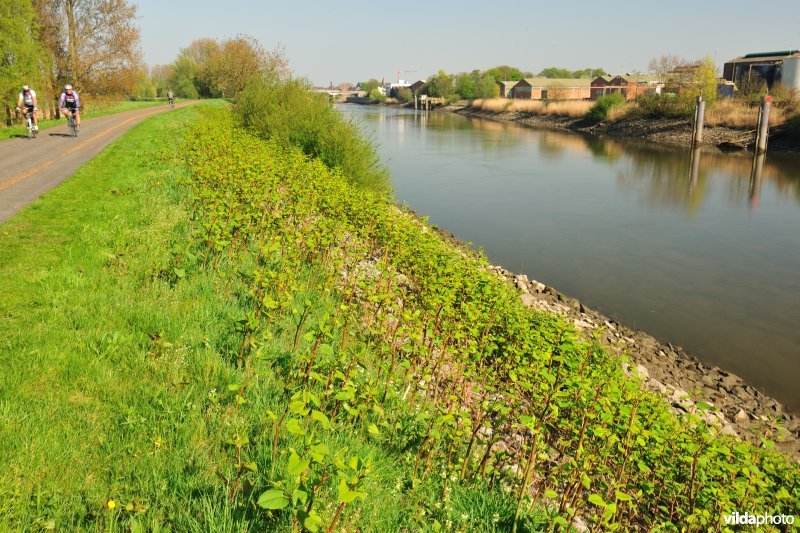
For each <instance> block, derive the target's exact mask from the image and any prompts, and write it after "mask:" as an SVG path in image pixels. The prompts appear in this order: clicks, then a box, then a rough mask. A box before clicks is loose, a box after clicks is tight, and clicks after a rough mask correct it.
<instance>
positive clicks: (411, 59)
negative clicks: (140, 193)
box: [131, 0, 800, 86]
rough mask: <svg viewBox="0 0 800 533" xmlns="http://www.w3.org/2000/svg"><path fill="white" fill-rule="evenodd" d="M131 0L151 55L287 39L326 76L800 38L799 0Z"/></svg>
mask: <svg viewBox="0 0 800 533" xmlns="http://www.w3.org/2000/svg"><path fill="white" fill-rule="evenodd" d="M131 1H132V3H134V4H136V5H137V6H138V15H139V25H140V28H141V34H142V50H143V52H144V59H145V62H146V63H147V64H148V65H150V66H152V65H157V64H166V63H171V62H172V61H173V60H174V59H175V57H176V56H177V54H178V53H179V51H180V49H181V48H182V47H185V46H187V45H188V44H189V43H191V42H192V41H193V40H194V39H198V38H201V37H211V38H215V39H225V38H230V37H235V36H236V35H237V34H248V35H251V36H253V37H255V38H256V39H258V40H259V41H260V42H261V43H262V44H263V45H264V47H265V48H267V49H273V48H275V47H276V46H279V45H280V46H283V48H284V50H285V55H286V58H287V59H288V60H289V66H290V68H291V69H292V71H293V72H294V74H295V75H296V76H299V77H305V78H308V79H309V80H311V81H312V82H313V83H314V84H316V85H323V86H327V85H328V84H329V83H331V82H333V83H334V84H339V83H343V82H351V83H356V82H359V81H364V80H367V79H369V78H376V79H379V80H380V79H385V80H386V81H390V80H395V79H396V78H397V71H398V70H406V71H409V72H405V73H402V74H401V78H402V79H405V80H407V81H412V82H413V81H416V80H417V79H425V78H427V77H428V76H430V75H431V74H435V73H436V72H437V71H438V70H440V69H444V70H445V71H447V72H451V73H452V72H460V71H471V70H474V69H480V70H483V69H486V68H490V67H493V66H496V65H504V64H505V65H511V66H515V67H518V68H520V69H522V70H528V71H531V72H534V73H536V72H539V71H540V70H542V69H543V68H545V67H550V66H557V67H563V68H568V69H570V70H577V69H580V68H586V67H593V68H596V67H602V68H604V69H605V70H606V71H608V72H609V73H611V74H619V73H625V72H634V71H640V72H645V71H647V65H648V63H649V62H650V60H651V59H653V58H655V57H658V56H661V55H665V54H670V55H675V56H679V57H683V58H687V59H698V58H702V57H704V56H710V57H712V58H714V57H715V56H716V60H717V65H718V67H719V68H720V69H721V67H722V64H723V63H724V62H725V61H728V60H730V59H733V58H735V57H737V56H740V55H744V54H746V53H750V52H761V51H774V50H787V49H800V23H798V21H800V0H773V1H771V2H769V3H768V4H761V3H759V2H744V1H738V0H729V1H726V2H723V1H718V0H694V1H686V0H672V1H671V2H658V3H656V2H652V1H651V2H648V1H642V0H639V1H627V0H626V1H622V0H617V1H615V0H604V1H602V2H599V1H596V0H595V1H583V0H573V1H572V2H569V3H559V2H555V1H552V0H551V1H549V2H541V1H538V0H536V1H533V0H531V1H527V2H523V1H518V0H504V1H503V2H500V3H491V2H486V1H483V2H477V1H461V2H449V1H448V2H444V1H440V2H434V1H431V0H428V1H419V0H403V1H396V0H395V1H384V2H377V1H371V2H367V1H363V0H346V1H343V2H331V1H326V2H322V1H318V0H305V1H303V2H300V1H292V0H285V1H280V2H276V1H272V0H266V1H261V2H256V1H244V0H216V1H214V2H211V1H208V0H196V1H193V2H186V1H183V0H174V1H172V2H165V1H163V0H138V1H137V0H131ZM559 5H564V7H558V6H559ZM765 6H768V7H765Z"/></svg>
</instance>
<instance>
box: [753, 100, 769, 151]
mask: <svg viewBox="0 0 800 533" xmlns="http://www.w3.org/2000/svg"><path fill="white" fill-rule="evenodd" d="M771 107H772V97H771V96H766V97H764V98H762V99H761V113H760V117H759V121H758V133H757V134H756V154H763V153H766V151H767V140H768V138H769V110H770V108H771Z"/></svg>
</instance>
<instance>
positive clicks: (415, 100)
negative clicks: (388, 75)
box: [414, 93, 417, 111]
mask: <svg viewBox="0 0 800 533" xmlns="http://www.w3.org/2000/svg"><path fill="white" fill-rule="evenodd" d="M416 110H417V95H416V93H415V94H414V111H416Z"/></svg>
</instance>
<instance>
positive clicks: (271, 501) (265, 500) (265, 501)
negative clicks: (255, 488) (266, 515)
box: [258, 489, 289, 510]
mask: <svg viewBox="0 0 800 533" xmlns="http://www.w3.org/2000/svg"><path fill="white" fill-rule="evenodd" d="M287 505H289V500H288V499H287V498H286V496H285V495H284V494H283V491H282V490H278V489H272V490H268V491H267V492H265V493H264V494H262V495H261V496H259V498H258V506H259V507H261V508H262V509H272V510H278V509H283V508H284V507H286V506H287Z"/></svg>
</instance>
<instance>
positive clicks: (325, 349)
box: [319, 344, 333, 357]
mask: <svg viewBox="0 0 800 533" xmlns="http://www.w3.org/2000/svg"><path fill="white" fill-rule="evenodd" d="M319 353H321V354H322V355H327V356H328V357H330V356H332V355H333V348H332V347H331V345H330V344H320V345H319Z"/></svg>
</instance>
